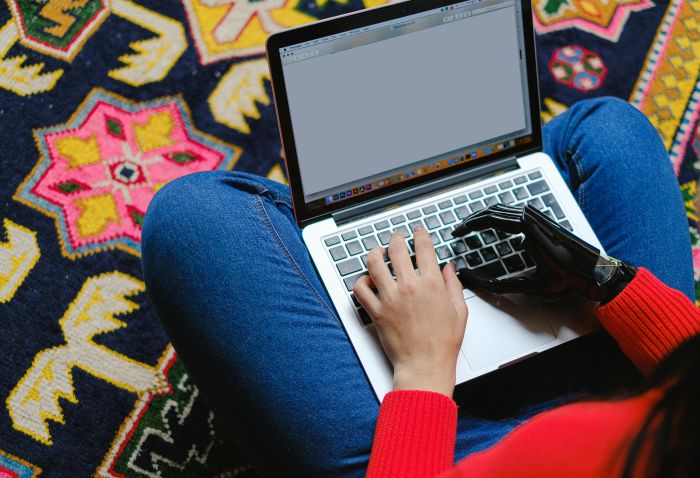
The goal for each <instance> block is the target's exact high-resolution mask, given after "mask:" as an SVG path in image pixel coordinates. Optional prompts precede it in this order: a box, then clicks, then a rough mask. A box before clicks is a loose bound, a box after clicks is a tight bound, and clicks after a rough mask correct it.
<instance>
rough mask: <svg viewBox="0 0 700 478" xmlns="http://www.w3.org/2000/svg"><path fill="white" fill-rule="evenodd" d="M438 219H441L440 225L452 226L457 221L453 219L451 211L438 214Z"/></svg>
mask: <svg viewBox="0 0 700 478" xmlns="http://www.w3.org/2000/svg"><path fill="white" fill-rule="evenodd" d="M440 219H442V223H443V224H445V225H447V224H452V223H453V222H455V221H456V220H457V218H455V215H454V214H453V213H452V211H445V212H441V213H440Z"/></svg>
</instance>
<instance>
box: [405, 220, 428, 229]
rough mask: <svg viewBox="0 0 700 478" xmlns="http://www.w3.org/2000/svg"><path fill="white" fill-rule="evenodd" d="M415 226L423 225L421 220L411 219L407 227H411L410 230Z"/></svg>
mask: <svg viewBox="0 0 700 478" xmlns="http://www.w3.org/2000/svg"><path fill="white" fill-rule="evenodd" d="M417 226H423V227H425V225H424V224H423V221H413V222H409V223H408V227H409V228H410V229H411V231H415V230H416V227H417Z"/></svg>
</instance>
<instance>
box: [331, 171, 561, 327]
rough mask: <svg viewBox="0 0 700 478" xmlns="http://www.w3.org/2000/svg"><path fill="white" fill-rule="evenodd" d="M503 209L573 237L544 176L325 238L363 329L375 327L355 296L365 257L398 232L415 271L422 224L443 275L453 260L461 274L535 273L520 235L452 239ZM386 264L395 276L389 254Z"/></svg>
mask: <svg viewBox="0 0 700 478" xmlns="http://www.w3.org/2000/svg"><path fill="white" fill-rule="evenodd" d="M499 203H501V204H507V205H513V206H524V205H525V204H531V205H532V206H534V207H535V208H537V209H539V210H540V211H542V212H543V213H545V214H546V215H547V216H549V217H550V218H551V219H553V220H555V221H556V222H558V223H559V224H560V225H561V226H562V227H565V228H566V229H568V230H569V231H573V228H572V227H571V223H570V222H569V220H568V218H567V217H566V215H565V214H564V212H563V210H562V208H561V207H560V206H559V204H558V203H557V200H556V198H555V197H554V194H553V193H552V192H551V190H550V187H549V185H548V184H547V182H546V180H545V179H544V178H543V176H542V173H541V172H540V171H534V172H531V173H529V174H522V175H521V176H516V177H514V178H511V179H508V180H503V181H500V182H496V183H494V184H491V185H489V186H485V187H482V188H477V189H474V190H473V191H468V192H466V193H462V194H458V195H456V196H453V197H450V198H448V199H441V200H439V201H436V202H435V203H434V204H428V205H424V206H422V207H420V208H416V209H412V210H409V211H408V212H405V213H400V214H395V215H392V216H389V217H388V218H386V219H381V220H376V221H374V222H372V223H370V224H365V225H363V226H360V227H358V228H355V229H349V230H346V231H342V232H340V233H339V234H335V235H333V236H330V237H327V238H325V239H324V244H325V245H326V248H327V249H328V253H329V255H330V257H331V258H332V260H333V261H334V263H335V266H336V269H337V271H338V274H340V276H341V277H342V279H343V282H344V284H345V288H346V289H347V292H348V294H349V296H350V298H351V299H352V302H353V304H354V306H355V309H356V312H357V316H358V317H359V319H360V321H361V322H362V324H364V325H366V326H367V325H371V323H372V321H371V319H370V317H369V314H368V313H367V311H365V310H364V308H363V307H362V306H361V304H360V302H359V301H358V300H357V297H355V294H353V293H352V287H353V285H355V282H357V279H359V278H360V277H362V276H363V275H367V274H368V272H367V264H366V262H367V253H368V252H369V251H370V250H372V249H373V248H375V247H377V246H382V247H384V248H386V247H388V245H389V238H390V237H391V235H392V234H393V233H395V232H400V233H401V234H403V235H404V237H405V238H406V242H407V245H408V250H409V253H410V255H411V260H412V261H413V266H414V268H416V261H415V251H414V246H413V229H414V228H415V227H416V225H418V224H422V225H423V226H424V227H425V228H426V229H427V230H428V232H429V233H430V238H431V239H432V241H433V246H435V253H436V254H437V258H438V263H439V264H440V269H442V268H443V267H444V266H445V264H447V262H448V261H450V260H453V261H454V262H455V266H456V267H457V270H459V269H462V268H465V267H467V268H469V269H472V270H474V271H476V272H478V273H481V274H483V275H486V276H492V277H505V276H508V275H509V274H515V273H520V272H522V271H528V270H530V269H532V268H533V267H534V265H535V264H534V262H533V261H532V259H531V258H530V257H529V256H528V255H527V254H526V253H525V252H524V251H523V250H522V246H521V241H522V235H509V234H503V233H500V232H496V231H494V230H493V229H487V230H484V231H479V232H473V233H471V234H469V235H467V236H465V237H463V238H458V239H455V238H453V237H452V230H453V229H454V228H455V227H456V226H457V225H458V224H460V223H461V222H462V220H463V219H465V218H466V217H467V216H469V215H470V214H472V213H474V212H477V211H480V210H482V209H485V208H486V207H488V206H491V205H493V204H499ZM384 261H385V262H386V263H387V265H388V266H389V270H391V272H392V274H393V269H392V267H391V262H390V261H389V257H388V255H387V253H386V252H385V254H384Z"/></svg>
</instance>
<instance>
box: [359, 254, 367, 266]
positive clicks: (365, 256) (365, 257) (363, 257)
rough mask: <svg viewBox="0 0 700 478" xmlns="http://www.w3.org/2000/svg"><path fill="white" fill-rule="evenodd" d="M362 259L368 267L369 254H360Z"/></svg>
mask: <svg viewBox="0 0 700 478" xmlns="http://www.w3.org/2000/svg"><path fill="white" fill-rule="evenodd" d="M360 259H362V263H363V264H364V265H365V267H367V254H364V255H362V256H360Z"/></svg>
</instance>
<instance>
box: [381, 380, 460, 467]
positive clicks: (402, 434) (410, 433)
mask: <svg viewBox="0 0 700 478" xmlns="http://www.w3.org/2000/svg"><path fill="white" fill-rule="evenodd" d="M456 435H457V405H456V404H455V402H454V401H453V400H452V399H451V398H449V397H447V396H446V395H442V394H440V393H435V392H426V391H418V390H399V391H393V392H389V393H388V394H387V395H386V396H385V397H384V400H383V402H382V405H381V407H380V409H379V417H378V418H377V426H376V428H375V433H374V443H373V445H372V455H371V457H370V461H369V468H368V470H367V477H373V478H377V477H398V476H400V477H412V478H418V477H434V476H436V475H438V474H440V473H441V472H443V471H445V470H447V469H449V468H451V467H452V466H453V464H454V448H455V439H456Z"/></svg>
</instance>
